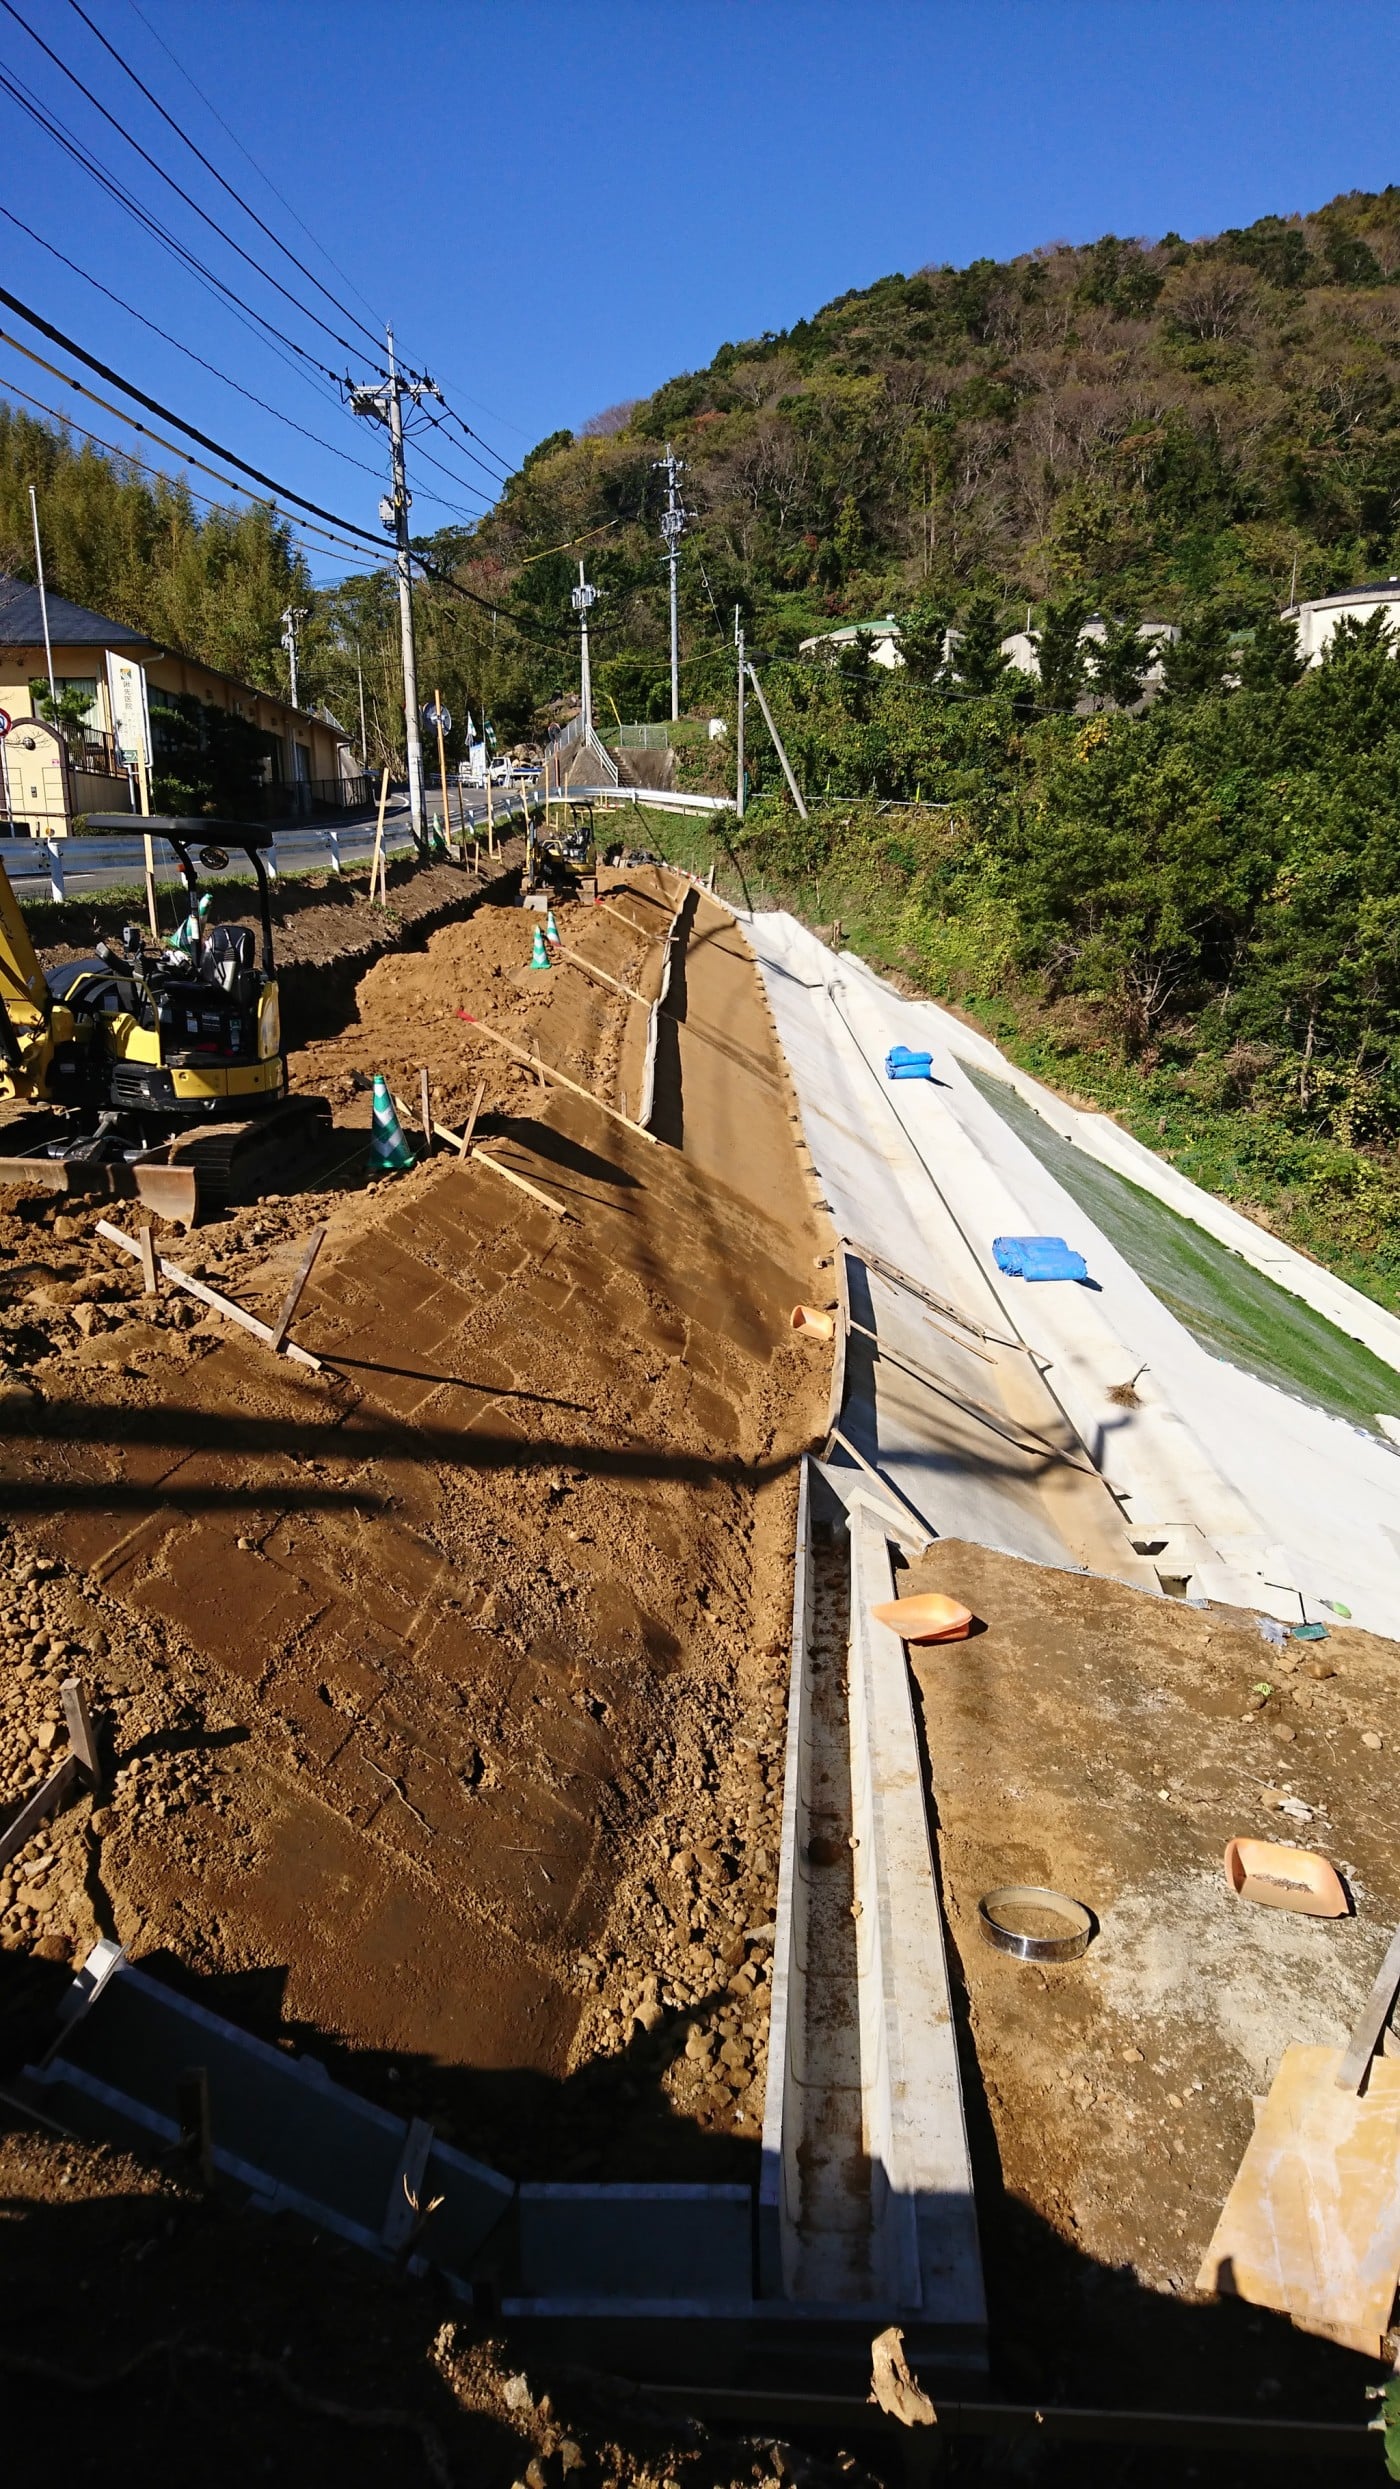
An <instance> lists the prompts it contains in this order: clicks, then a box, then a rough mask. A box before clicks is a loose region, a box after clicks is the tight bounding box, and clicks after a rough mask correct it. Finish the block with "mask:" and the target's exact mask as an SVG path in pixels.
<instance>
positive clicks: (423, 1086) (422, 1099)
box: [418, 1063, 433, 1158]
mask: <svg viewBox="0 0 1400 2489" xmlns="http://www.w3.org/2000/svg"><path fill="white" fill-rule="evenodd" d="M418 1103H419V1107H420V1109H421V1111H422V1121H423V1139H424V1141H425V1142H426V1143H427V1155H428V1156H429V1158H431V1157H432V1154H433V1094H432V1091H431V1089H430V1088H429V1086H428V1067H427V1064H426V1063H425V1064H423V1065H422V1066H421V1068H420V1070H419V1073H418Z"/></svg>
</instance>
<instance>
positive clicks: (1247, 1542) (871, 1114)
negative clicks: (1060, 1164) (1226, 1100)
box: [746, 915, 1400, 1638]
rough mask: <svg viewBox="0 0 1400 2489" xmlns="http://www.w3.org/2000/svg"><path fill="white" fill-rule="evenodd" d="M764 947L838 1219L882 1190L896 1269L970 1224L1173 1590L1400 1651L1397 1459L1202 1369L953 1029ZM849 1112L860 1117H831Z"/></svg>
mask: <svg viewBox="0 0 1400 2489" xmlns="http://www.w3.org/2000/svg"><path fill="white" fill-rule="evenodd" d="M746 930H747V931H748V933H749V936H750V939H751V940H752V941H753V943H754V947H755V951H756V953H757V955H758V958H759V961H760V965H761V968H762V971H763V974H764V978H765V982H766V984H767V986H768V990H769V994H770V997H771V999H772V1003H773V1009H774V1014H775V1018H776V1019H777V1022H778V1026H779V1030H780V1033H781V1035H782V1037H783V1041H784V1043H785V1045H787V1046H788V1049H789V1057H790V1061H791V1063H792V1068H793V1077H794V1080H795V1081H796V1084H797V1087H798V1091H799V1095H800V1097H801V1101H802V1111H803V1116H804V1121H805V1122H806V1123H807V1126H808V1137H809V1143H810V1146H811V1148H812V1152H813V1156H814V1158H815V1159H816V1161H817V1164H818V1166H819V1168H820V1170H821V1174H822V1178H823V1181H824V1182H825V1183H826V1184H827V1186H828V1189H829V1191H830V1193H831V1196H832V1199H833V1202H834V1203H836V1204H839V1208H838V1215H840V1216H846V1215H849V1213H848V1211H847V1209H846V1204H847V1203H848V1202H849V1200H850V1198H851V1192H852V1187H853V1184H854V1182H856V1181H858V1178H859V1173H860V1171H861V1170H862V1169H865V1170H866V1171H867V1173H868V1181H867V1186H866V1200H867V1201H868V1202H869V1203H870V1205H871V1207H870V1209H869V1210H868V1211H867V1214H866V1215H867V1220H868V1222H870V1223H875V1224H878V1225H879V1226H880V1227H881V1229H882V1231H883V1232H884V1233H886V1234H889V1235H896V1234H898V1235H899V1238H900V1242H899V1244H898V1245H897V1247H896V1255H897V1254H898V1253H899V1252H903V1253H905V1254H907V1255H908V1256H909V1257H910V1259H911V1262H912V1261H913V1255H914V1250H915V1248H914V1246H913V1244H912V1243H911V1242H910V1241H909V1238H908V1234H907V1228H908V1226H909V1225H912V1226H913V1227H914V1230H915V1233H916V1235H917V1234H919V1233H920V1232H921V1231H926V1230H927V1229H928V1227H929V1225H930V1223H932V1222H936V1221H937V1220H938V1219H939V1217H940V1216H942V1217H944V1218H946V1219H949V1220H952V1221H954V1222H955V1224H956V1226H957V1228H958V1230H959V1232H960V1234H961V1236H962V1238H963V1241H964V1243H965V1245H966V1248H967V1250H968V1253H969V1255H970V1256H971V1258H972V1259H973V1261H974V1263H975V1264H976V1266H977V1270H978V1276H979V1280H980V1281H981V1282H982V1284H983V1285H984V1287H985V1289H986V1290H987V1291H988V1292H989V1293H990V1297H991V1299H992V1301H993V1303H994V1304H995V1306H996V1308H997V1315H996V1319H997V1320H998V1321H999V1322H1001V1323H1003V1324H1006V1323H1012V1322H1014V1323H1015V1325H1016V1327H1017V1329H1018V1330H1019V1332H1020V1334H1021V1336H1022V1337H1023V1338H1024V1339H1025V1341H1026V1343H1027V1345H1028V1347H1029V1348H1030V1349H1031V1350H1032V1351H1033V1352H1034V1354H1035V1356H1036V1358H1037V1359H1038V1360H1043V1362H1044V1363H1045V1365H1046V1367H1047V1368H1048V1370H1049V1375H1050V1379H1051V1381H1052V1382H1053V1386H1054V1391H1055V1396H1056V1398H1057V1400H1058V1401H1059V1403H1060V1405H1061V1407H1062V1408H1063V1409H1064V1411H1065V1412H1066V1414H1067V1415H1068V1417H1069V1418H1070V1420H1071V1422H1072V1424H1073V1426H1074V1428H1075V1430H1076V1432H1077V1434H1078V1435H1079V1437H1080V1439H1081V1441H1082V1442H1083V1444H1084V1446H1085V1447H1086V1450H1087V1451H1088V1453H1089V1454H1090V1456H1091V1457H1092V1460H1093V1462H1094V1464H1095V1466H1097V1467H1098V1468H1099V1469H1101V1470H1102V1471H1103V1473H1104V1475H1105V1476H1106V1478H1107V1479H1108V1480H1109V1482H1110V1484H1111V1485H1112V1488H1113V1491H1114V1494H1115V1496H1116V1497H1117V1499H1118V1501H1119V1503H1120V1505H1121V1506H1122V1508H1123V1510H1124V1511H1125V1513H1126V1514H1127V1516H1128V1517H1129V1521H1130V1525H1131V1535H1132V1539H1133V1540H1134V1541H1135V1542H1136V1543H1137V1544H1138V1545H1139V1546H1151V1547H1154V1548H1155V1549H1156V1550H1157V1553H1156V1555H1155V1558H1154V1561H1155V1562H1156V1564H1157V1566H1158V1569H1159V1572H1160V1574H1161V1577H1162V1579H1163V1580H1164V1582H1167V1583H1169V1584H1170V1585H1171V1586H1172V1587H1173V1588H1180V1587H1184V1588H1185V1589H1186V1591H1187V1593H1188V1595H1194V1596H1205V1597H1211V1598H1217V1599H1221V1600H1224V1601H1227V1602H1229V1603H1232V1604H1236V1605H1246V1606H1254V1607H1257V1608H1259V1609H1261V1610H1264V1611H1265V1612H1267V1613H1271V1614H1275V1615H1278V1616H1280V1617H1281V1618H1283V1619H1285V1620H1289V1621H1295V1622H1296V1621H1299V1620H1300V1619H1301V1618H1302V1617H1304V1616H1308V1617H1315V1616H1316V1615H1317V1613H1318V1608H1319V1606H1320V1604H1321V1603H1322V1602H1324V1601H1327V1600H1338V1601H1341V1602H1343V1603H1344V1604H1345V1605H1346V1606H1347V1607H1349V1608H1350V1610H1351V1613H1352V1616H1353V1618H1354V1620H1355V1621H1356V1622H1357V1623H1358V1624H1363V1625H1366V1626H1367V1627H1369V1628H1370V1629H1371V1630H1372V1631H1375V1632H1378V1633H1383V1634H1388V1635H1390V1636H1392V1637H1397V1638H1400V1542H1397V1540H1396V1539H1395V1538H1394V1537H1393V1536H1392V1535H1391V1533H1392V1532H1393V1531H1394V1528H1395V1517H1394V1516H1395V1501H1396V1497H1395V1487H1396V1482H1397V1477H1398V1476H1400V1473H1397V1471H1396V1468H1395V1459H1396V1455H1395V1453H1394V1452H1393V1451H1392V1450H1391V1449H1390V1448H1389V1447H1388V1446H1387V1445H1385V1444H1384V1443H1382V1442H1380V1441H1379V1440H1378V1439H1376V1438H1375V1437H1372V1436H1369V1435H1365V1434H1363V1433H1362V1432H1360V1430H1358V1429H1357V1428H1356V1427H1354V1426H1351V1425H1349V1424H1347V1423H1345V1422H1344V1421H1342V1420H1339V1419H1336V1418H1332V1417H1328V1416H1327V1415H1326V1414H1325V1413H1323V1412H1322V1411H1320V1410H1316V1409H1312V1408H1309V1407H1306V1406H1304V1405H1303V1404H1302V1403H1300V1402H1298V1401H1297V1400H1295V1399H1293V1398H1292V1397H1291V1396H1290V1395H1289V1394H1287V1393H1285V1392H1282V1391H1279V1390H1277V1389H1276V1388H1274V1387H1272V1386H1271V1385H1269V1384H1267V1383H1264V1382H1262V1381H1260V1380H1259V1379H1258V1378H1256V1377H1255V1376H1253V1375H1249V1374H1246V1373H1243V1372H1241V1371H1240V1370H1239V1369H1237V1368H1235V1367H1233V1366H1229V1365H1226V1364H1224V1363H1223V1362H1222V1361H1221V1360H1220V1359H1218V1358H1215V1357H1212V1356H1211V1355H1210V1354H1209V1353H1208V1352H1207V1351H1206V1350H1205V1349H1204V1348H1202V1347H1201V1346H1200V1344H1199V1343H1198V1342H1197V1341H1196V1340H1195V1339H1193V1338H1192V1336H1191V1334H1190V1333H1189V1332H1188V1331H1187V1330H1186V1329H1185V1327H1184V1326H1183V1325H1182V1324H1181V1323H1180V1322H1179V1321H1178V1320H1177V1319H1176V1318H1175V1316H1174V1315H1173V1314H1172V1313H1171V1312H1170V1311H1169V1309H1168V1308H1167V1307H1166V1306H1164V1305H1163V1304H1162V1303H1161V1302H1160V1301H1159V1300H1158V1299H1157V1298H1156V1297H1155V1296H1154V1295H1153V1294H1152V1291H1151V1290H1150V1288H1148V1287H1147V1286H1146V1284H1145V1282H1144V1281H1143V1280H1142V1279H1141V1278H1140V1277H1139V1275H1138V1273H1137V1272H1136V1271H1135V1270H1134V1269H1132V1267H1131V1266H1130V1264H1129V1263H1128V1262H1127V1261H1126V1259H1125V1258H1124V1256H1123V1255H1122V1254H1121V1253H1120V1252H1119V1251H1118V1249H1117V1247H1116V1246H1115V1245H1114V1243H1113V1241H1112V1239H1111V1238H1110V1237H1109V1236H1108V1235H1106V1234H1105V1233H1103V1232H1102V1231H1101V1230H1100V1229H1099V1228H1098V1227H1096V1226H1095V1225H1094V1223H1093V1222H1092V1221H1091V1220H1090V1219H1088V1218H1087V1217H1086V1215H1085V1213H1084V1212H1083V1211H1082V1210H1081V1209H1080V1208H1079V1207H1078V1206H1077V1204H1076V1203H1075V1202H1074V1201H1073V1200H1072V1199H1071V1197H1070V1196H1069V1194H1067V1193H1066V1191H1065V1190H1064V1188H1063V1186H1062V1185H1060V1184H1059V1183H1058V1182H1057V1181H1056V1180H1055V1178H1054V1177H1053V1176H1052V1175H1051V1174H1050V1173H1049V1172H1048V1171H1047V1170H1046V1169H1045V1168H1044V1167H1043V1166H1042V1165H1041V1164H1040V1163H1039V1161H1038V1160H1037V1159H1036V1158H1035V1156H1034V1153H1033V1152H1032V1151H1031V1150H1029V1149H1028V1148H1027V1147H1026V1145H1025V1143H1024V1142H1022V1141H1021V1140H1020V1139H1019V1138H1018V1136H1017V1135H1016V1134H1015V1133H1014V1132H1012V1131H1011V1130H1010V1129H1009V1127H1008V1126H1007V1125H1006V1124H1005V1122H1004V1121H1003V1120H1002V1118H1001V1117H1000V1116H999V1115H998V1114H997V1113H996V1112H995V1109H994V1108H993V1107H991V1106H990V1105H988V1103H987V1102H986V1101H985V1099H983V1098H982V1097H981V1096H980V1095H979V1093H978V1091H977V1090H976V1089H975V1088H974V1086H973V1084H972V1082H971V1081H970V1080H969V1079H968V1078H967V1075H966V1073H965V1071H964V1070H963V1067H962V1064H961V1063H960V1062H959V1061H958V1060H957V1059H956V1057H955V1056H954V1054H953V1053H952V1052H951V1051H950V1047H949V1043H948V1039H947V1035H946V1022H947V1016H948V1015H946V1014H944V1013H941V1012H939V1011H937V1009H936V1007H935V1006H932V1005H927V1004H923V1003H920V1002H912V1001H908V1000H906V999H905V998H903V997H901V996H899V995H896V994H894V993H893V992H892V991H891V990H890V988H889V987H888V986H886V985H885V984H884V983H883V981H882V980H881V979H880V978H878V977H877V976H876V975H875V974H874V973H873V972H872V971H871V970H870V969H868V968H867V967H865V966H864V964H863V963H861V962H860V961H858V960H855V959H853V958H852V957H851V956H850V955H849V954H845V955H843V956H842V957H841V958H840V959H839V960H837V959H836V958H835V957H834V956H833V955H832V954H831V953H830V952H829V951H827V950H826V949H825V948H824V946H823V945H822V944H820V943H818V942H817V941H816V939H815V937H814V936H812V935H810V934H808V933H806V932H805V930H804V929H803V928H802V927H801V926H799V925H798V924H797V923H796V922H795V920H794V919H792V918H790V917H784V916H774V915H759V916H756V917H754V918H753V919H751V920H747V922H746ZM895 1043H903V1044H908V1045H914V1044H917V1045H920V1046H922V1047H927V1048H928V1049H929V1050H930V1051H931V1052H932V1054H933V1056H934V1074H935V1079H934V1082H932V1083H922V1082H912V1081H905V1082H899V1083H885V1082H884V1081H883V1069H882V1064H883V1056H884V1053H885V1051H886V1050H887V1049H888V1047H889V1046H890V1045H892V1044H895ZM853 1046H855V1047H857V1048H858V1050H859V1053H860V1056H861V1058H862V1062H863V1065H864V1088H863V1090H862V1092H861V1095H862V1103H863V1115H864V1121H865V1123H866V1124H867V1125H868V1127H869V1132H870V1135H871V1138H870V1140H869V1143H868V1145H866V1144H865V1143H864V1136H863V1134H862V1133H861V1131H860V1130H859V1129H858V1128H857V1127H856V1123H855V1117H854V1112H853V1108H852V1104H851V1076H850V1069H849V1067H850V1063H851V1050H852V1047H853ZM882 1086H883V1088H884V1091H885V1096H886V1104H885V1112H884V1115H883V1116H880V1115H879V1114H878V1112H877V1108H876V1104H875V1099H876V1094H877V1092H878V1091H879V1090H880V1089H881V1087H882ZM838 1095H840V1096H843V1097H844V1099H845V1101H846V1104H845V1107H844V1111H842V1110H835V1111H834V1110H833V1100H834V1099H835V1098H836V1097H837V1096H838ZM892 1123H893V1124H896V1125H897V1126H898V1127H899V1130H900V1133H901V1134H902V1135H903V1137H904V1141H905V1144H906V1155H905V1156H904V1157H902V1158H901V1161H900V1163H901V1166H902V1168H903V1169H904V1171H905V1177H906V1181H908V1169H909V1168H910V1167H911V1166H913V1165H917V1166H919V1167H921V1169H922V1172H923V1185H922V1194H921V1200H920V1207H919V1209H918V1211H917V1213H916V1214H915V1216H914V1218H913V1219H912V1221H906V1223H905V1227H904V1228H903V1229H900V1230H896V1229H895V1228H894V1226H893V1224H892V1214H893V1210H894V1206H895V1197H894V1194H893V1188H892V1187H891V1186H890V1185H889V1184H887V1183H885V1182H884V1181H883V1176H884V1169H885V1167H886V1165H887V1164H888V1163H889V1161H890V1160H891V1159H892V1158H893V1157H894V1156H896V1155H897V1154H898V1153H897V1151H896V1150H895V1149H894V1148H893V1147H892V1144H891V1142H890V1140H889V1138H888V1126H889V1125H890V1124H892ZM876 1136H878V1137H876ZM935 1178H936V1181H935ZM940 1196H941V1202H942V1209H941V1211H940V1207H939V1202H940ZM1008 1233H1009V1234H1024V1233H1050V1234H1062V1235H1065V1236H1067V1237H1068V1238H1069V1240H1070V1242H1071V1243H1073V1244H1076V1245H1078V1247H1079V1248H1080V1249H1081V1250H1082V1251H1083V1252H1084V1253H1085V1254H1086V1256H1087V1258H1088V1261H1089V1266H1090V1272H1091V1277H1092V1279H1093V1282H1094V1286H1093V1287H1092V1289H1084V1288H1079V1287H1071V1286H1049V1287H1045V1286H1040V1287H1030V1286H1027V1285H1026V1284H1025V1283H1024V1282H1020V1281H1017V1280H1015V1279H1009V1278H1007V1277H1005V1276H1004V1275H1003V1274H1002V1273H1000V1272H998V1270H997V1269H996V1265H995V1262H994V1260H993V1258H992V1254H991V1244H992V1239H993V1237H994V1236H995V1235H998V1234H1008ZM914 1266H915V1267H917V1264H915V1265H914ZM925 1267H927V1264H925ZM1144 1367H1145V1369H1146V1370H1145V1372H1143V1373H1142V1374H1141V1376H1140V1379H1139V1381H1138V1383H1137V1387H1136V1388H1137V1393H1138V1405H1136V1406H1127V1407H1124V1406H1121V1405H1119V1404H1118V1403H1116V1402H1114V1401H1113V1400H1112V1399H1111V1398H1110V1392H1111V1390H1112V1388H1113V1387H1114V1386H1115V1385H1118V1384H1121V1383H1123V1382H1125V1381H1126V1380H1127V1379H1128V1378H1129V1377H1130V1376H1132V1375H1133V1374H1134V1373H1135V1372H1137V1370H1138V1369H1139V1368H1144ZM984 1543H989V1544H990V1543H992V1542H991V1541H990V1540H984ZM1010 1552H1013V1553H1014V1552H1020V1550H1019V1549H1016V1548H1012V1549H1011V1550H1010Z"/></svg>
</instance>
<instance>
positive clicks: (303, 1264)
mask: <svg viewBox="0 0 1400 2489" xmlns="http://www.w3.org/2000/svg"><path fill="white" fill-rule="evenodd" d="M325 1241H326V1231H325V1228H324V1226H322V1227H313V1228H312V1230H311V1233H310V1235H309V1236H308V1238H307V1240H306V1251H305V1252H304V1253H303V1255H302V1257H301V1260H300V1261H299V1262H298V1264H297V1271H296V1277H295V1279H294V1280H293V1281H292V1284H291V1286H290V1288H289V1289H288V1290H287V1294H286V1297H285V1299H284V1300H283V1305H282V1311H281V1313H280V1314H279V1315H278V1317H277V1320H276V1321H275V1322H274V1324H273V1326H272V1338H271V1340H270V1342H269V1346H270V1347H271V1348H272V1349H273V1350H274V1352H275V1351H276V1350H278V1349H280V1348H281V1346H282V1344H283V1341H284V1340H285V1339H286V1336H287V1333H288V1332H289V1331H290V1329H291V1327H292V1316H293V1315H294V1314H295V1312H296V1309H297V1307H298V1305H299V1304H300V1303H301V1300H302V1295H303V1292H304V1290H305V1287H306V1283H307V1280H308V1279H309V1278H310V1276H311V1273H312V1271H313V1269H314V1268H315V1264H316V1256H317V1254H318V1253H319V1252H320V1250H321V1247H322V1245H323V1244H324V1243H325Z"/></svg>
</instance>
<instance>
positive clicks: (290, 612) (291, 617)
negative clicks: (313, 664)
mask: <svg viewBox="0 0 1400 2489" xmlns="http://www.w3.org/2000/svg"><path fill="white" fill-rule="evenodd" d="M306 612H307V609H306V607H305V606H304V605H289V606H288V607H287V610H286V612H285V613H284V615H283V616H282V645H283V647H284V648H285V649H286V652H287V671H288V673H289V674H290V676H291V678H292V707H293V708H294V709H297V708H300V706H301V702H300V701H299V700H298V698H297V624H298V623H299V622H305V620H306Z"/></svg>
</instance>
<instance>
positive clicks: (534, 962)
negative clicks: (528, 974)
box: [530, 924, 549, 968]
mask: <svg viewBox="0 0 1400 2489" xmlns="http://www.w3.org/2000/svg"><path fill="white" fill-rule="evenodd" d="M530 965H531V967H532V968H547V967H548V966H549V953H548V951H547V950H546V949H545V947H544V935H543V934H542V933H541V931H540V929H539V926H538V924H537V925H536V927H535V938H534V941H533V942H532V943H531V945H530Z"/></svg>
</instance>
